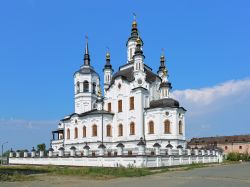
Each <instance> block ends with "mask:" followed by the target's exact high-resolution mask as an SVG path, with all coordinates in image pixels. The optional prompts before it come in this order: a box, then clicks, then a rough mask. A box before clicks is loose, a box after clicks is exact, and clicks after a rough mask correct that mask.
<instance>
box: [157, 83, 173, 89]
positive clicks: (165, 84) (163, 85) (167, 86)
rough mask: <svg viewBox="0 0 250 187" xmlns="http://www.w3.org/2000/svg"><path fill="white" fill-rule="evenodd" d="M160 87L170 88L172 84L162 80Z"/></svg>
mask: <svg viewBox="0 0 250 187" xmlns="http://www.w3.org/2000/svg"><path fill="white" fill-rule="evenodd" d="M160 88H170V89H172V86H171V83H170V82H162V83H161V84H160Z"/></svg>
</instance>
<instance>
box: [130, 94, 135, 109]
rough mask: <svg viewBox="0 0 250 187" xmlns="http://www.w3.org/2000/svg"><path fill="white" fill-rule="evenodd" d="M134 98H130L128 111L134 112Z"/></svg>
mask: <svg viewBox="0 0 250 187" xmlns="http://www.w3.org/2000/svg"><path fill="white" fill-rule="evenodd" d="M134 100H135V99H134V97H130V99H129V103H130V110H134Z"/></svg>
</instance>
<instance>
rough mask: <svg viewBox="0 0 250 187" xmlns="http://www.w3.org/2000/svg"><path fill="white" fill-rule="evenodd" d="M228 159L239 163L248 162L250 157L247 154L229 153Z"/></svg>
mask: <svg viewBox="0 0 250 187" xmlns="http://www.w3.org/2000/svg"><path fill="white" fill-rule="evenodd" d="M226 159H227V160H229V161H239V160H242V161H248V160H250V155H248V154H247V153H235V152H232V153H228V155H227V158H226Z"/></svg>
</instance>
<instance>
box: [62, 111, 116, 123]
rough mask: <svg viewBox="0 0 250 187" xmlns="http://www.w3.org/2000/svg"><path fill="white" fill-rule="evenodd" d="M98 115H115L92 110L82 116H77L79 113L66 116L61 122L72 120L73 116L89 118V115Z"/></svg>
mask: <svg viewBox="0 0 250 187" xmlns="http://www.w3.org/2000/svg"><path fill="white" fill-rule="evenodd" d="M96 114H103V115H112V116H113V115H114V113H111V112H108V111H106V110H97V109H94V110H90V111H87V112H84V113H81V114H77V113H73V114H70V115H69V116H66V117H65V118H64V119H61V120H60V121H67V120H70V119H71V118H72V117H73V116H77V117H84V116H88V115H96Z"/></svg>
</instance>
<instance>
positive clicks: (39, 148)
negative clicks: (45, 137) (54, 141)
mask: <svg viewBox="0 0 250 187" xmlns="http://www.w3.org/2000/svg"><path fill="white" fill-rule="evenodd" d="M45 149H46V145H45V143H42V144H38V145H37V150H39V151H45Z"/></svg>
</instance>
